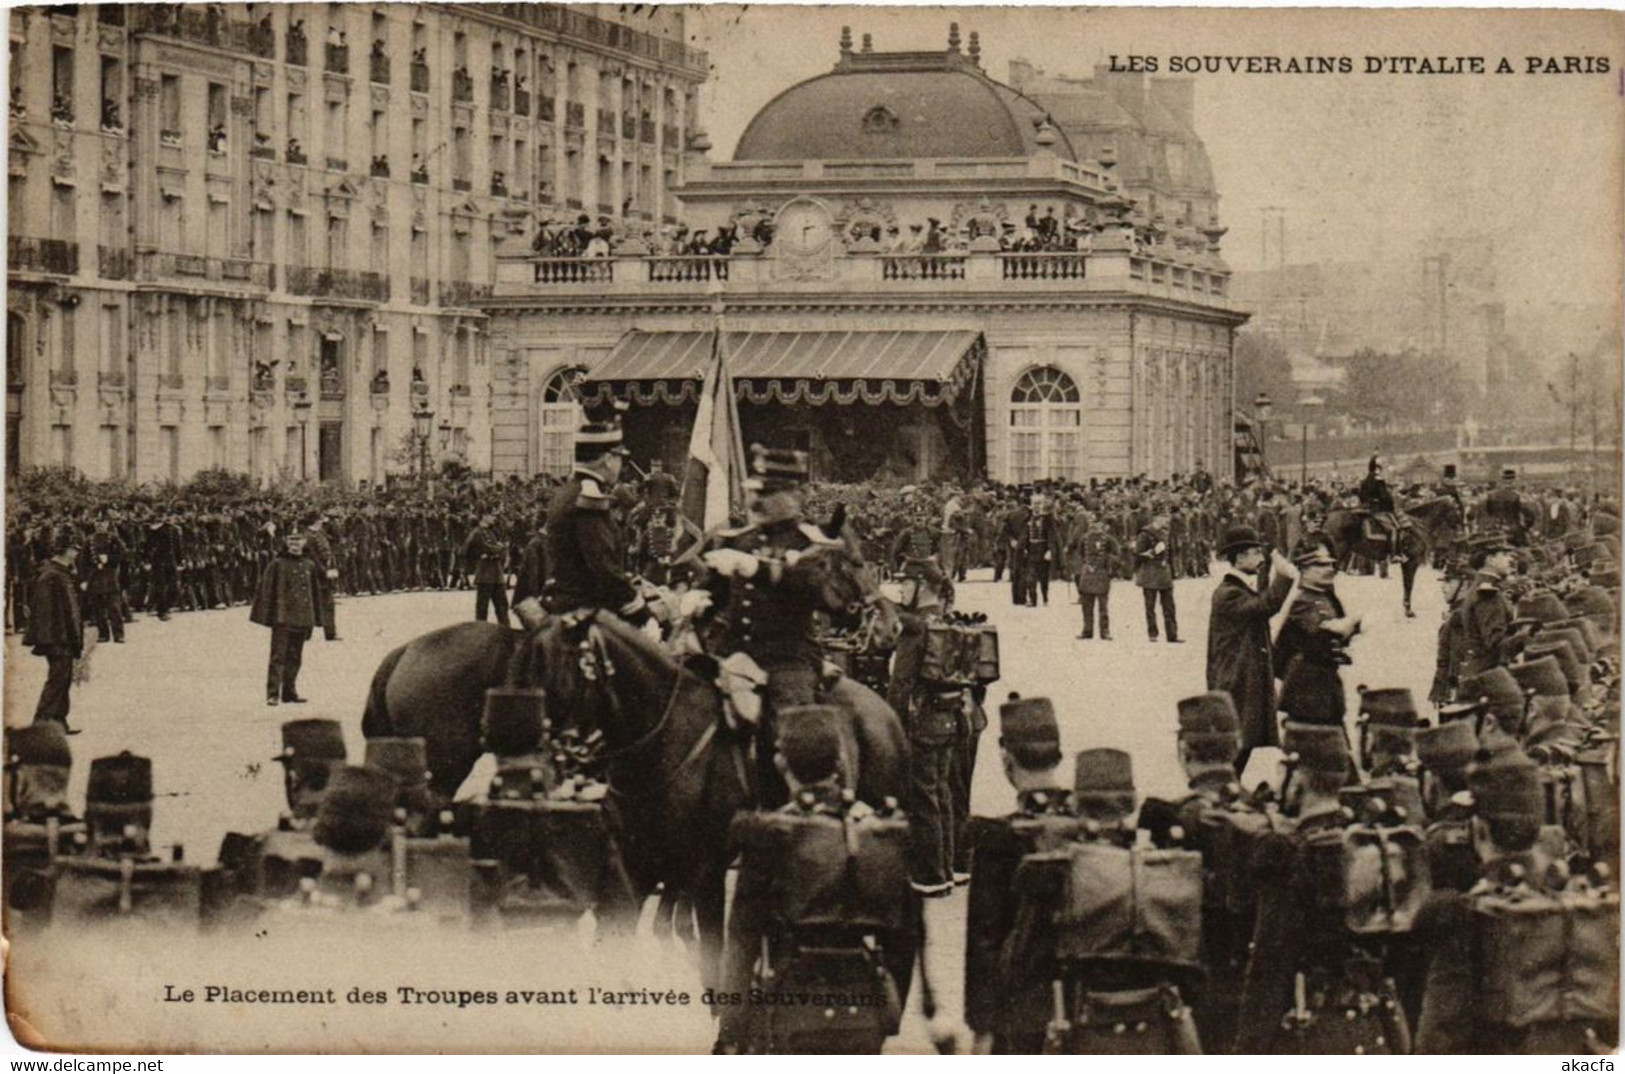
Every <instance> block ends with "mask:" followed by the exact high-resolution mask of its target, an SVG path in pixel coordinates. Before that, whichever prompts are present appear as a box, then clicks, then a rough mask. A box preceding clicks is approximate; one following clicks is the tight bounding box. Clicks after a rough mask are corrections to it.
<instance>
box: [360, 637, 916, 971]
mask: <svg viewBox="0 0 1625 1074" xmlns="http://www.w3.org/2000/svg"><path fill="white" fill-rule="evenodd" d="M708 660H709V658H708V657H697V658H695V659H694V660H692V661H690V662H688V663H683V662H679V661H678V660H676V659H675V658H673V657H672V656H671V655H670V654H668V653H667V652H666V650H665V649H664V648H663V647H662V646H661V645H660V643H658V642H656V641H653V640H651V639H650V638H649V637H648V636H646V635H645V634H643V633H642V632H641V631H639V630H636V629H634V628H633V627H631V626H629V625H628V624H626V623H625V622H624V621H622V620H621V619H619V618H617V617H615V616H613V615H610V614H608V613H605V612H599V611H583V612H577V613H572V614H568V615H563V616H552V617H549V618H547V619H546V620H545V621H544V622H543V623H542V624H541V625H540V626H539V627H538V628H537V629H536V630H534V631H532V632H530V633H529V634H525V633H523V632H520V631H516V630H510V629H509V628H506V627H501V626H496V625H494V624H487V623H483V622H470V623H459V624H457V625H455V626H449V627H443V628H441V629H439V630H435V631H431V632H430V633H428V634H425V635H423V636H422V637H420V638H417V639H414V640H413V641H410V642H408V643H407V644H406V645H403V646H402V647H400V648H399V649H397V650H395V651H394V652H392V653H390V654H389V655H388V656H386V657H385V658H384V660H383V662H382V663H381V664H380V666H379V668H378V671H377V672H376V673H375V674H374V676H373V681H372V687H371V689H370V691H369V693H368V698H367V705H366V710H365V712H364V713H363V716H362V721H361V730H362V733H363V734H364V735H366V736H367V737H368V738H373V737H378V736H402V737H417V736H421V737H422V738H423V739H424V740H425V742H426V745H427V753H428V758H429V771H430V785H431V787H432V788H433V790H434V791H435V792H436V793H437V794H441V795H442V796H444V797H445V798H447V799H449V798H450V797H451V796H452V795H453V794H454V793H455V792H456V789H457V787H458V786H459V785H460V784H461V783H462V782H463V780H464V779H465V778H466V777H467V776H468V774H469V772H470V770H471V769H472V768H473V766H474V763H475V761H476V760H478V758H479V756H480V754H481V752H482V747H481V744H480V720H481V714H482V711H483V705H484V697H485V691H486V690H487V689H489V688H491V687H493V686H529V687H539V688H541V690H542V691H543V694H544V696H545V697H546V698H547V704H548V708H549V713H550V717H551V718H552V719H553V720H554V721H555V722H556V723H559V722H565V721H568V722H569V723H570V725H571V726H575V727H578V728H580V729H581V730H582V731H583V732H584V733H590V732H592V731H597V732H599V733H600V734H601V735H602V748H601V752H600V754H599V761H600V763H601V764H602V765H603V773H604V775H605V777H606V781H607V783H608V785H609V788H610V796H611V799H612V800H613V801H614V803H615V805H616V807H617V809H618V811H619V814H620V819H621V826H622V831H623V836H624V846H623V850H624V852H625V853H624V857H625V861H626V863H627V866H628V870H629V872H630V874H631V877H632V881H633V884H634V888H635V890H636V891H637V892H638V894H639V896H640V901H641V897H647V896H648V895H650V894H653V893H654V892H655V891H657V890H660V891H662V892H663V894H664V896H665V899H666V901H667V902H674V901H676V900H678V899H681V900H683V901H684V902H686V903H688V904H689V905H691V906H692V907H693V910H694V921H695V925H696V931H697V933H698V936H699V940H700V948H701V968H702V973H703V974H705V975H706V977H707V983H708V984H709V983H713V979H714V977H715V973H716V967H717V966H718V964H719V961H720V955H721V941H722V926H723V904H724V887H723V884H724V878H725V876H726V873H727V868H728V864H729V854H728V830H729V825H730V823H731V822H732V819H733V816H734V814H735V813H736V812H738V811H740V810H743V809H751V808H755V807H756V806H757V805H758V804H761V803H760V802H759V800H758V795H757V788H756V785H755V771H754V770H755V765H754V764H753V763H752V762H751V759H750V758H749V756H748V755H747V747H748V745H749V740H750V738H751V737H752V733H751V732H750V731H743V732H735V731H734V730H733V729H732V728H731V725H730V723H729V721H728V717H727V714H726V712H725V706H724V703H723V698H722V694H721V693H720V691H719V690H718V689H717V688H716V687H715V685H714V684H713V682H712V681H711V679H710V677H709V676H708V675H707V674H704V673H703V670H704V669H705V668H706V667H707V663H706V662H707V661H708ZM826 697H827V699H828V700H829V702H830V703H833V704H838V705H841V706H843V707H845V708H846V709H847V710H848V711H850V712H851V713H852V714H853V717H854V718H853V731H854V739H855V742H854V743H853V745H854V746H855V757H852V758H851V760H852V762H853V764H852V768H854V769H855V770H856V771H855V772H854V773H851V774H852V775H854V776H855V780H854V783H855V786H854V791H855V793H856V795H857V797H858V798H859V799H861V800H863V801H865V802H868V803H870V804H873V805H879V804H881V803H883V802H885V801H886V799H888V798H889V799H894V800H899V801H900V800H901V799H902V798H903V795H904V791H905V787H906V780H907V739H906V737H905V735H904V732H903V727H902V723H901V721H900V720H899V719H898V718H897V715H896V714H895V713H894V712H893V711H892V710H891V708H890V706H888V705H887V704H886V702H885V701H884V700H883V699H881V698H880V696H879V695H877V694H876V693H875V692H874V691H872V690H870V689H869V688H868V687H866V686H863V685H862V684H860V683H858V682H856V681H855V680H852V679H847V678H844V677H843V678H838V679H835V680H834V681H833V682H832V683H829V684H828V688H827V690H826ZM905 954H906V957H907V961H906V962H902V961H900V962H899V963H898V964H897V967H896V968H897V969H898V970H901V971H903V972H904V974H905V975H904V976H902V977H900V978H899V980H904V981H906V980H907V976H906V971H907V969H908V968H910V967H911V966H912V963H913V955H914V952H913V950H912V949H910V950H908V951H907V952H901V951H900V952H897V953H896V955H897V957H898V958H899V959H902V958H903V957H904V955H905Z"/></svg>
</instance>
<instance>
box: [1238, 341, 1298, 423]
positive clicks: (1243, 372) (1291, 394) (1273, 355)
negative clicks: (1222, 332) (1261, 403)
mask: <svg viewBox="0 0 1625 1074" xmlns="http://www.w3.org/2000/svg"><path fill="white" fill-rule="evenodd" d="M1259 392H1267V393H1269V397H1270V399H1271V401H1273V402H1274V403H1276V404H1282V403H1291V402H1293V401H1294V400H1296V399H1297V390H1296V389H1295V388H1294V387H1293V384H1292V362H1291V360H1290V359H1288V357H1287V353H1286V348H1285V347H1284V346H1282V345H1281V342H1280V341H1279V340H1277V339H1275V338H1273V337H1271V336H1267V335H1264V334H1263V333H1262V332H1248V331H1241V332H1237V333H1236V405H1237V406H1238V407H1240V408H1241V409H1243V410H1251V409H1252V407H1253V400H1254V399H1256V398H1257V397H1258V393H1259Z"/></svg>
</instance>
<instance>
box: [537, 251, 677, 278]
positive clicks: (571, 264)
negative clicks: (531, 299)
mask: <svg viewBox="0 0 1625 1074" xmlns="http://www.w3.org/2000/svg"><path fill="white" fill-rule="evenodd" d="M695 260H703V259H700V258H696V259H695ZM532 264H533V265H534V266H535V268H534V272H535V279H536V282H537V283H614V282H615V262H613V261H610V260H609V259H607V258H602V257H557V258H543V259H541V260H538V261H535V262H533V263H532Z"/></svg>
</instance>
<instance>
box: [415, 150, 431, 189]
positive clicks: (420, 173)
mask: <svg viewBox="0 0 1625 1074" xmlns="http://www.w3.org/2000/svg"><path fill="white" fill-rule="evenodd" d="M428 181H429V166H428V165H427V164H425V163H423V154H422V153H413V154H412V182H414V183H427V182H428Z"/></svg>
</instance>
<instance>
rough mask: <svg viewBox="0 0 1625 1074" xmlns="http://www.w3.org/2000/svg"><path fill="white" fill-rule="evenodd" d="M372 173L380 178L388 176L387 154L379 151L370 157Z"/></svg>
mask: <svg viewBox="0 0 1625 1074" xmlns="http://www.w3.org/2000/svg"><path fill="white" fill-rule="evenodd" d="M372 174H374V175H376V176H379V177H381V178H387V177H388V176H389V154H388V153H380V154H378V155H377V156H376V157H373V158H372Z"/></svg>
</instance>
